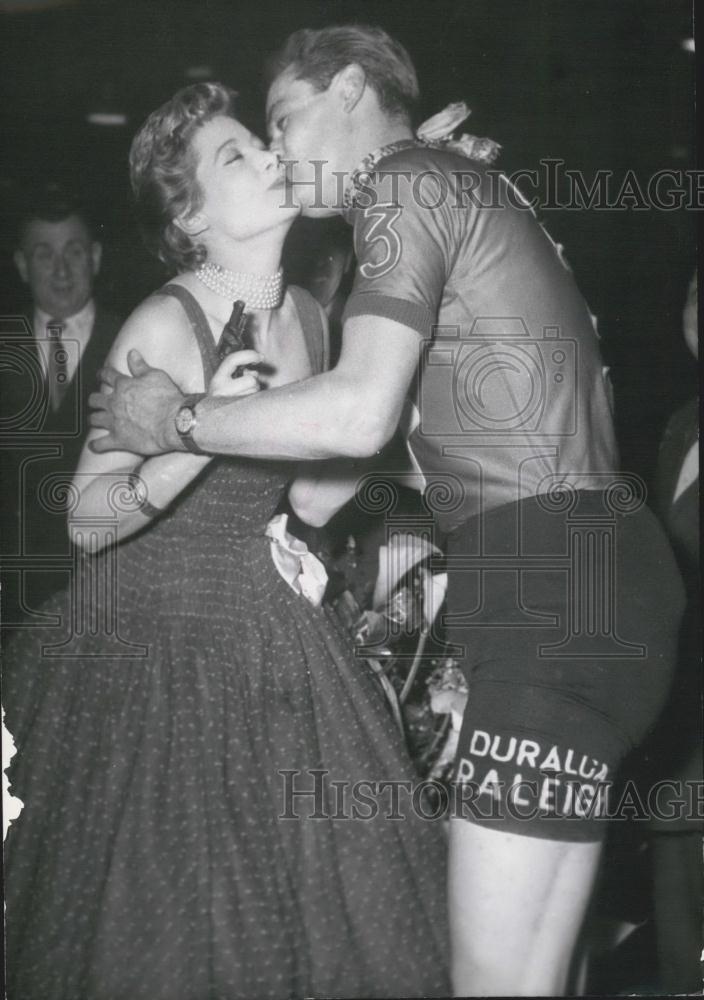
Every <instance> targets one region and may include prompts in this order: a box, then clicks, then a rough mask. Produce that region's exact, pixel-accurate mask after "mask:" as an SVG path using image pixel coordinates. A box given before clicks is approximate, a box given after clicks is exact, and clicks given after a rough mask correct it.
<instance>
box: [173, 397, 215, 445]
mask: <svg viewBox="0 0 704 1000" xmlns="http://www.w3.org/2000/svg"><path fill="white" fill-rule="evenodd" d="M205 395H206V393H204V392H194V393H192V394H191V395H190V396H186V398H185V399H184V401H183V403H182V405H181V406H180V407H179V409H178V410H177V412H176V419H175V421H174V422H175V425H176V432H177V434H178V436H179V437H180V438H181V440H182V441H183V443H184V445H185V446H186V448H187V449H188V450H189V451H192V452H193V454H194V455H207V454H208V452H207V451H203V449H202V448H199V447H198V445H197V444H196V443H195V441H194V440H193V430H194V428H195V426H196V424H197V423H198V420H197V418H196V406H197V405H198V403H200V401H201V399H203V398H204V397H205Z"/></svg>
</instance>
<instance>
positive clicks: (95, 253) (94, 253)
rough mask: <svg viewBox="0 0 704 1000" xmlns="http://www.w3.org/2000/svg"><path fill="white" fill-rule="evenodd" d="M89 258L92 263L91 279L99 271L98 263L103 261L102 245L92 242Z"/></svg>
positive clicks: (95, 241)
mask: <svg viewBox="0 0 704 1000" xmlns="http://www.w3.org/2000/svg"><path fill="white" fill-rule="evenodd" d="M90 257H91V261H92V263H93V277H94V278H95V277H96V275H97V274H98V272H99V271H100V262H101V261H102V259H103V244H102V243H98V241H97V240H94V241H93V242H92V243H91V245H90Z"/></svg>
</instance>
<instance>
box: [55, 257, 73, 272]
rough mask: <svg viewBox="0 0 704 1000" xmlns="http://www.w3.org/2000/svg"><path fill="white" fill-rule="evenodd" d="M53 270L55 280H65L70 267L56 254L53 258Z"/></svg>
mask: <svg viewBox="0 0 704 1000" xmlns="http://www.w3.org/2000/svg"><path fill="white" fill-rule="evenodd" d="M53 270H54V276H55V277H57V278H65V277H67V276H68V274H69V273H70V271H71V266H70V264H69V262H68V260H67V259H66V258H65V257H64V255H63V254H62V253H58V254H56V256H55V257H54V268H53Z"/></svg>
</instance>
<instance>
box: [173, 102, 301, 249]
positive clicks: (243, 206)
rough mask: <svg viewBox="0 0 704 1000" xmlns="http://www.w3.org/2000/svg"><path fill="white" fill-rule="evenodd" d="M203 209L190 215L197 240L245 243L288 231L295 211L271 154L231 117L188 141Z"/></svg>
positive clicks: (209, 125) (213, 123)
mask: <svg viewBox="0 0 704 1000" xmlns="http://www.w3.org/2000/svg"><path fill="white" fill-rule="evenodd" d="M191 145H192V149H193V152H194V153H195V156H196V158H197V161H198V167H197V169H196V179H197V181H198V184H199V185H200V188H201V192H202V205H201V207H200V209H199V210H198V211H197V212H196V213H194V215H192V216H191V217H190V221H191V223H192V224H193V223H195V225H196V226H198V227H201V226H202V228H201V229H200V231H199V232H198V234H197V235H198V238H199V239H202V240H203V241H204V242H206V243H207V242H209V239H210V240H213V239H222V238H225V239H228V238H229V239H231V240H236V241H243V240H248V239H251V238H252V237H256V236H259V235H261V234H263V233H266V232H268V231H271V230H278V229H281V228H283V229H284V230H286V229H288V227H289V226H290V225H291V222H292V221H293V219H294V218H295V217H296V215H298V212H299V209H297V208H294V207H293V206H292V204H291V199H290V198H288V199H287V196H286V187H285V174H284V170H283V169H282V168H281V167H280V165H279V161H278V157H277V156H276V154H275V153H269V152H267V150H266V149H265V148H264V144H263V143H262V141H261V140H260V139H258V138H257V137H256V136H255V135H252V133H251V132H250V131H248V129H246V128H245V127H244V125H241V124H240V123H239V122H238V121H235V120H234V119H233V118H226V117H224V116H222V117H217V118H213V119H211V120H210V121H209V122H206V123H205V124H204V125H202V126H201V127H200V128H199V129H198V131H197V132H196V133H195V135H194V137H193V139H192V143H191Z"/></svg>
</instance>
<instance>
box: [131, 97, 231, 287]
mask: <svg viewBox="0 0 704 1000" xmlns="http://www.w3.org/2000/svg"><path fill="white" fill-rule="evenodd" d="M236 97H237V95H236V93H235V91H234V90H231V89H230V88H229V87H225V86H223V84H220V83H195V84H193V85H191V86H189V87H184V88H183V89H182V90H179V91H178V93H177V94H175V95H174V96H173V97H172V98H171V100H170V101H167V102H166V104H163V105H162V106H161V107H160V108H157V110H156V111H153V112H152V113H151V114H150V115H149V117H148V118H147V120H146V121H145V122H144V124H143V125H142V127H141V128H140V130H139V132H137V134H136V136H135V137H134V139H133V141H132V146H131V148H130V181H131V183H132V191H133V192H134V197H135V201H136V205H137V215H138V218H139V223H140V228H141V230H142V233H143V236H144V239H145V242H146V244H147V246H148V247H149V249H150V250H151V251H152V252H153V253H155V254H156V255H157V256H158V257H160V258H161V260H163V261H164V263H165V264H168V265H171V266H173V267H175V268H176V269H177V270H179V271H185V270H188V269H190V268H193V267H195V266H197V265H198V264H200V263H202V261H203V260H204V259H205V248H204V247H203V246H202V245H199V244H197V243H194V241H193V240H192V239H191V238H190V237H189V236H188V234H187V233H185V232H184V231H183V230H182V229H181V228H180V227H179V226H178V225H176V223H175V220H176V219H177V218H178V217H179V216H181V215H183V214H184V213H190V212H195V211H197V210H198V209H199V208H200V207H201V205H202V198H203V195H202V191H201V190H200V187H199V185H198V181H197V180H196V169H197V166H198V163H197V159H196V156H195V154H194V152H193V149H192V147H191V140H192V139H193V136H194V134H195V132H196V130H197V129H198V128H200V127H201V125H204V124H205V123H206V122H208V121H210V120H211V119H212V118H216V117H218V116H220V115H224V116H226V117H228V118H234V117H235V100H236Z"/></svg>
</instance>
